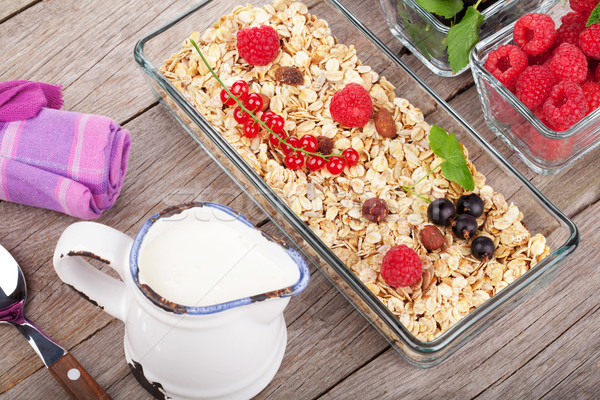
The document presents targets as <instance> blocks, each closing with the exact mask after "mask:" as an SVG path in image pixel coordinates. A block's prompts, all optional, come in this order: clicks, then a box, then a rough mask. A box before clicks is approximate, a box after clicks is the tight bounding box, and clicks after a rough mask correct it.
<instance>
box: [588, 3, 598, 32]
mask: <svg viewBox="0 0 600 400" xmlns="http://www.w3.org/2000/svg"><path fill="white" fill-rule="evenodd" d="M599 22H600V3H598V5H597V6H596V8H594V9H593V10H592V13H591V14H590V17H589V18H588V20H587V23H586V24H585V26H586V27H588V26H590V25H593V24H597V23H599Z"/></svg>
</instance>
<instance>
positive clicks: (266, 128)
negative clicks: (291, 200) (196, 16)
mask: <svg viewBox="0 0 600 400" xmlns="http://www.w3.org/2000/svg"><path fill="white" fill-rule="evenodd" d="M190 42H191V43H192V46H194V48H195V49H196V51H197V52H198V55H200V58H201V59H202V61H203V62H204V65H206V68H208V70H209V71H210V73H211V74H212V76H213V77H214V78H215V79H216V80H217V82H219V85H221V87H223V89H225V91H226V92H227V94H228V95H229V97H231V98H232V99H234V100H235V102H236V103H237V105H238V106H240V108H241V109H242V111H244V112H246V113H248V115H250V118H252V119H253V120H254V121H255V122H256V123H258V124H259V125H261V126H262V127H263V128H264V129H265V130H266V131H267V132H269V133H271V134H272V135H273V136H275V137H276V138H277V140H279V143H283V144H285V145H286V146H288V147H289V148H290V149H292V150H293V151H296V152H301V153H304V154H307V155H309V156H314V157H321V158H323V159H324V160H328V159H329V158H331V157H333V156H337V157H342V155H341V154H338V153H331V154H323V153H313V152H310V151H306V150H305V149H304V148H302V147H294V146H292V145H290V144H289V143H288V142H287V140H285V139H284V138H282V137H281V136H280V135H279V134H277V133H275V132H274V131H273V130H272V129H271V128H269V127H268V126H267V124H266V123H265V122H264V121H261V120H260V119H259V118H258V117H257V116H256V115H254V113H253V112H252V111H250V110H248V109H247V108H246V106H244V103H243V102H242V101H240V100H239V99H238V97H239V96H235V95H234V94H233V93H231V91H230V90H229V88H228V87H227V86H226V85H225V84H224V83H223V81H222V80H221V79H220V78H219V76H218V75H217V73H216V72H215V70H214V69H212V67H211V66H210V65H209V63H208V61H207V60H206V58H205V57H204V54H202V51H201V50H200V47H198V45H197V44H196V42H195V41H194V39H192V38H190Z"/></svg>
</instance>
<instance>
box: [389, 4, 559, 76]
mask: <svg viewBox="0 0 600 400" xmlns="http://www.w3.org/2000/svg"><path fill="white" fill-rule="evenodd" d="M380 2H381V6H382V8H383V10H384V14H385V18H386V21H387V24H388V26H389V28H390V30H391V32H392V34H393V35H394V36H395V37H396V38H397V39H398V40H400V42H402V44H403V45H404V46H405V47H407V48H408V49H409V50H410V51H411V52H412V53H413V54H414V55H415V56H416V57H417V58H418V59H419V60H421V62H423V64H425V65H426V66H427V68H429V69H430V70H431V71H432V72H433V73H435V74H436V75H439V76H443V77H452V76H458V75H460V74H461V73H463V72H465V71H466V70H468V69H469V65H468V64H469V51H470V50H471V48H472V47H473V45H474V44H475V42H476V41H475V42H470V41H469V39H468V37H467V36H469V34H471V33H475V32H477V36H478V38H479V39H484V38H487V37H489V36H490V35H492V34H494V33H496V32H498V31H499V30H500V29H502V28H503V27H504V26H506V25H507V24H510V23H511V22H514V21H515V20H516V19H517V18H518V17H519V16H521V15H523V14H526V13H529V12H533V11H536V10H537V11H540V12H543V11H545V10H547V9H549V8H550V7H551V6H552V5H554V4H555V3H557V2H558V0H528V1H518V0H481V1H477V0H464V1H461V2H448V1H446V0H428V1H425V0H380ZM448 3H452V4H448ZM473 8H474V9H476V10H477V11H476V12H473V11H474V10H470V11H469V9H473ZM479 18H480V19H481V20H480V21H478V19H479ZM479 22H481V25H480V26H478V27H476V26H477V25H478V24H479ZM453 30H454V35H453V34H452V33H451V32H452V31H453ZM452 36H454V38H453V37H452ZM475 40H477V38H475Z"/></svg>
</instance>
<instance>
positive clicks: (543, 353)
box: [0, 0, 600, 400]
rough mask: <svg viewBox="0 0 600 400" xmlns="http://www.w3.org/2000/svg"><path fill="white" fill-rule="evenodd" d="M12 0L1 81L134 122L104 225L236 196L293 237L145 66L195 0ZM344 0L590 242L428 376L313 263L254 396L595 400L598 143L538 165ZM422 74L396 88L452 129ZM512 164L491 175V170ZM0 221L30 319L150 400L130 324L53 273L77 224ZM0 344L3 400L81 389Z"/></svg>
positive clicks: (370, 13)
mask: <svg viewBox="0 0 600 400" xmlns="http://www.w3.org/2000/svg"><path fill="white" fill-rule="evenodd" d="M0 3H1V4H0V20H2V15H3V14H2V13H5V14H4V15H11V14H14V12H13V11H10V10H16V9H22V8H23V7H24V6H23V5H22V4H26V6H25V7H27V5H28V4H30V3H35V4H32V6H31V7H28V8H25V9H24V10H23V11H22V12H20V13H16V14H14V15H13V16H12V17H10V18H8V19H6V20H5V21H4V22H2V23H1V24H0V29H2V38H3V40H1V41H0V54H2V55H3V57H2V58H0V79H1V80H8V79H28V80H41V81H45V82H49V83H60V84H62V85H63V86H64V87H65V99H66V103H65V108H66V109H67V110H72V111H78V112H86V113H96V114H102V115H106V116H109V117H111V118H113V119H115V120H116V121H117V122H120V123H123V122H126V124H125V127H126V128H127V129H129V130H130V132H131V134H132V138H133V146H132V150H131V158H130V166H129V170H128V174H127V178H126V180H125V186H124V188H123V191H122V193H121V195H120V197H119V199H118V201H117V203H116V204H115V206H114V207H113V208H112V209H111V210H110V211H109V212H107V213H105V215H104V216H102V217H101V218H100V219H98V222H101V223H104V224H107V225H109V226H112V227H115V228H116V229H119V230H121V231H123V232H125V233H126V234H128V235H130V236H133V235H134V234H135V232H136V231H137V230H138V229H139V227H140V226H141V225H142V223H143V222H144V221H145V220H146V219H147V218H148V217H149V216H150V215H152V214H153V213H155V212H156V211H158V210H160V209H162V208H164V207H165V206H167V205H172V204H174V203H179V202H183V201H190V200H200V201H203V200H206V201H216V202H221V203H224V204H229V205H231V206H232V207H234V208H235V209H237V210H238V211H240V212H242V213H243V214H244V215H246V216H248V217H249V218H250V219H251V220H252V221H253V222H255V223H259V224H261V225H263V228H264V229H265V230H267V231H268V232H270V233H272V234H274V235H276V236H281V232H280V231H278V229H277V227H276V226H275V225H274V224H273V223H271V222H268V221H267V220H266V218H265V215H264V214H263V213H262V212H261V211H260V209H259V208H258V207H257V206H256V204H254V202H252V201H251V200H250V199H249V198H248V197H247V196H246V195H245V194H244V193H243V192H242V191H241V190H240V188H239V187H238V186H237V185H235V184H234V183H233V182H232V181H231V179H230V178H229V177H228V176H227V174H225V173H224V172H223V171H222V170H221V168H220V167H219V166H218V165H217V164H216V163H215V162H213V161H212V160H211V159H210V158H209V157H208V156H207V155H206V153H204V152H203V151H202V150H201V149H199V148H198V146H197V144H196V143H195V142H194V141H193V140H192V139H191V138H189V137H188V136H187V134H186V133H185V132H184V131H183V129H182V128H180V127H179V126H178V124H177V123H176V122H175V121H174V120H173V119H172V117H171V116H170V115H169V114H168V113H167V112H166V111H164V110H163V109H162V107H160V106H157V105H156V102H155V100H154V98H153V97H152V96H151V94H150V91H149V90H148V88H147V85H146V83H145V82H144V80H143V78H142V75H141V73H140V72H139V71H138V70H137V67H136V65H135V63H134V61H133V58H132V51H133V46H134V44H135V43H136V41H137V40H138V39H139V38H140V37H141V36H143V35H144V34H146V33H148V32H150V31H152V30H153V29H155V28H157V27H158V26H161V25H162V24H164V23H165V22H167V21H169V20H171V19H172V18H173V17H175V16H177V15H179V14H181V13H182V12H184V11H186V10H187V9H188V8H189V7H191V6H192V4H190V3H189V2H187V1H184V0H168V1H164V2H156V1H150V0H126V1H118V0H106V1H103V2H98V1H95V0H85V1H76V0H60V1H56V0H55V1H43V2H32V1H29V2H28V1H25V2H24V3H19V4H21V5H17V2H16V1H14V2H13V1H9V2H0ZM344 3H345V4H346V5H347V6H348V7H349V8H350V10H351V11H353V12H355V13H356V14H357V15H359V17H360V19H361V20H362V21H363V22H364V23H365V24H366V25H367V27H369V28H371V29H372V30H373V32H374V33H376V34H377V35H378V36H379V37H380V38H381V39H382V40H383V41H384V42H385V43H387V44H388V45H389V47H390V48H391V49H392V50H393V51H394V52H395V53H396V54H399V55H401V58H402V60H403V61H404V62H405V63H406V64H407V65H408V66H409V67H410V68H412V69H413V70H414V71H416V73H417V74H418V75H419V76H420V77H421V78H422V79H424V80H425V81H426V82H427V83H428V84H429V85H431V86H432V87H433V88H434V89H435V90H436V91H437V92H438V93H439V94H440V96H442V97H443V98H444V99H447V100H448V101H449V102H450V105H451V106H452V107H454V109H456V110H457V111H458V112H459V113H460V114H461V115H462V116H463V117H464V118H465V119H466V120H467V121H468V122H469V123H470V124H471V125H472V126H473V127H474V128H475V129H476V130H477V131H478V132H479V133H481V134H482V136H483V137H484V138H485V139H486V140H488V141H489V142H490V143H491V144H492V145H493V146H494V147H496V148H497V149H498V151H499V152H500V153H501V154H502V155H504V156H505V157H506V158H507V159H508V160H509V161H510V162H511V163H512V164H513V165H515V166H516V168H518V169H519V171H520V172H521V173H522V174H523V175H524V176H525V178H526V179H528V180H530V181H531V182H532V183H534V184H535V185H536V187H538V188H539V189H540V190H541V191H542V192H543V193H544V194H545V195H546V196H547V197H548V198H549V199H550V200H551V201H552V202H554V204H555V205H557V206H558V207H559V208H561V209H562V210H563V211H564V212H565V213H566V214H567V215H569V216H571V217H573V218H575V221H576V223H577V224H578V225H579V228H580V230H581V234H582V241H581V244H580V246H579V249H578V251H577V252H576V253H575V254H574V255H573V256H572V257H571V258H570V259H569V260H568V261H567V262H565V263H564V264H563V265H562V268H561V269H560V270H559V272H558V274H557V275H556V277H555V278H554V280H553V281H552V282H550V283H549V284H548V286H546V287H545V288H544V289H543V290H541V291H540V292H538V293H537V294H535V295H534V296H532V297H531V298H529V299H528V300H527V301H526V302H524V303H523V304H521V305H520V306H518V307H517V308H516V309H515V310H513V311H512V312H511V313H509V314H508V315H506V316H504V317H503V318H501V319H500V320H499V321H497V322H496V323H495V324H494V325H493V326H492V327H491V328H489V329H487V330H485V331H484V332H483V333H482V334H480V335H479V336H478V337H476V338H475V339H474V340H473V341H471V342H470V343H468V344H467V345H465V346H464V347H463V348H462V349H460V350H459V351H458V352H457V353H456V354H455V355H453V356H452V357H451V358H450V359H449V360H447V361H445V362H444V363H442V364H441V365H440V366H438V367H435V368H433V369H430V370H420V369H415V368H413V367H410V366H408V365H407V364H406V363H404V362H403V361H402V360H401V358H400V357H399V355H398V354H397V353H396V352H395V350H393V349H391V348H390V346H389V345H388V343H387V342H386V341H385V339H384V338H383V337H382V336H381V335H380V334H379V333H377V331H376V330H375V329H374V328H373V327H371V326H370V325H369V323H368V322H367V321H366V320H365V319H364V318H363V317H362V316H361V315H360V314H359V313H358V312H357V311H356V310H354V308H353V307H352V306H351V305H350V304H349V303H348V302H347V301H346V300H345V298H344V297H343V296H342V295H341V294H339V293H338V291H337V290H336V289H335V288H334V287H333V286H332V285H331V283H330V282H329V281H328V280H327V279H326V278H325V277H324V275H322V274H321V273H320V272H319V271H318V270H316V269H315V267H314V266H312V267H311V272H312V273H313V275H312V279H311V283H310V285H309V287H308V288H307V289H306V290H305V291H304V292H303V293H301V294H300V295H298V296H297V297H295V298H294V299H292V301H291V302H290V305H289V306H288V308H287V309H286V311H285V318H286V322H287V325H288V347H287V350H286V355H285V358H284V360H283V363H282V366H281V368H280V370H279V371H278V373H277V375H276V376H275V378H274V379H273V381H272V382H271V384H270V385H269V386H268V387H267V388H265V389H264V390H263V392H262V393H260V394H259V395H258V396H257V398H259V399H282V398H285V399H316V398H327V399H329V398H331V399H356V398H361V399H365V400H366V399H397V398H410V399H431V398H448V399H469V398H477V399H495V398H509V399H513V398H514V399H521V398H545V399H557V398H581V399H588V398H593V397H594V396H595V395H596V393H597V392H598V390H599V389H600V374H598V373H597V370H598V367H599V365H598V361H597V359H598V357H599V356H600V343H598V339H597V337H598V335H597V334H596V332H597V330H598V329H599V328H600V318H599V317H600V311H599V310H600V299H598V296H597V295H596V292H597V290H596V288H597V287H598V285H600V272H598V268H597V264H598V260H599V256H598V255H597V250H596V248H597V245H596V244H597V243H598V241H600V233H599V232H598V229H597V228H596V227H597V226H598V224H599V223H600V221H599V217H598V215H599V212H600V204H599V203H598V198H599V197H600V178H599V177H598V174H597V172H596V171H597V170H598V168H600V164H599V163H600V160H599V157H598V151H597V150H596V151H595V152H593V153H592V154H590V155H589V156H587V157H585V158H584V159H583V160H582V161H580V162H578V163H577V164H575V165H573V166H572V167H570V168H568V169H567V170H566V171H564V172H562V173H561V174H558V175H553V176H543V175H537V174H535V173H533V172H532V171H530V170H529V169H528V168H527V167H526V166H525V165H524V164H523V162H521V161H520V159H519V158H518V157H517V156H516V155H515V154H513V153H512V152H511V151H510V150H509V149H508V148H507V147H506V146H505V145H504V144H503V143H502V142H501V141H500V140H499V139H497V138H496V137H495V136H494V135H493V133H492V132H491V131H490V130H489V129H488V128H487V126H486V123H485V121H484V120H483V115H482V113H481V107H480V105H479V98H478V94H477V92H476V90H475V88H474V86H473V81H472V78H471V76H470V73H469V72H467V73H465V74H463V75H461V76H459V77H456V78H452V79H445V78H439V77H437V76H435V75H433V74H431V73H430V72H429V71H428V70H427V69H426V68H425V67H424V66H423V65H422V64H421V63H420V62H419V61H418V60H417V59H416V58H415V57H414V56H413V55H412V54H410V53H409V52H407V51H406V49H404V48H403V47H402V46H401V45H400V43H399V42H398V41H396V39H394V38H393V37H392V36H391V34H390V33H389V31H388V29H387V26H386V24H385V23H384V22H383V15H382V11H381V10H380V8H379V4H378V3H377V2H361V1H359V0H345V1H344ZM7 4H9V5H8V6H7ZM309 5H310V6H311V10H312V11H313V12H314V13H315V14H316V15H319V14H320V13H321V14H322V13H326V12H327V9H328V8H329V7H331V6H330V5H328V4H325V3H323V2H322V1H321V0H314V1H310V2H309ZM6 10H9V11H8V14H6V13H7V11H6ZM57 21H60V23H57ZM65 27H68V29H67V28H65ZM334 33H335V35H336V36H337V37H338V39H339V40H340V41H342V42H346V43H354V42H358V43H362V42H361V38H360V37H357V36H356V33H355V32H354V31H348V30H340V29H339V28H337V29H334ZM4 38H8V39H9V40H4ZM359 51H360V52H361V57H362V59H363V62H364V63H366V64H369V65H372V66H373V67H375V68H376V69H377V70H378V71H379V72H382V74H383V75H385V73H386V71H388V72H389V71H390V66H389V64H386V61H385V60H384V59H382V58H381V57H379V56H378V54H377V52H375V51H373V49H371V48H365V47H360V48H359ZM32 54H35V55H36V56H35V57H33V56H32ZM402 79H404V78H402ZM410 82H411V81H410V80H409V79H406V80H404V81H400V84H399V85H398V90H397V92H398V93H399V94H400V95H403V96H404V97H407V98H411V96H413V97H412V98H411V100H412V101H413V102H415V104H417V105H418V106H419V107H421V108H422V109H423V110H424V111H425V112H426V113H428V114H429V118H428V119H429V120H430V121H431V122H439V123H447V124H448V125H449V126H452V124H453V122H452V121H451V120H450V119H448V117H447V116H445V115H444V113H443V112H442V111H441V110H439V109H438V108H437V107H436V106H435V104H433V103H432V102H431V101H430V100H428V99H427V97H426V96H423V95H422V93H421V92H420V91H419V90H414V87H413V86H411V83H410ZM475 158H477V155H476V154H475ZM499 173H500V171H493V170H492V171H490V175H489V176H490V179H493V177H494V176H496V175H497V174H499ZM0 217H1V220H0V243H1V244H2V245H3V246H5V247H6V248H7V249H8V250H9V251H11V253H12V254H13V255H14V256H15V258H16V259H17V261H18V262H19V263H20V265H21V266H22V268H23V270H24V272H25V276H26V279H27V283H28V286H29V298H28V303H27V306H26V313H27V315H28V316H29V318H31V319H32V320H33V321H34V322H35V323H36V324H38V325H39V326H40V327H41V328H42V329H44V331H45V332H47V333H48V334H49V335H50V336H51V337H53V339H55V340H56V341H57V342H58V343H60V344H61V345H63V346H64V347H65V348H67V349H69V351H71V352H72V353H73V355H74V356H75V357H77V359H78V360H79V361H80V362H81V363H82V364H83V365H84V366H85V368H86V369H87V370H88V371H89V372H90V374H91V375H92V376H93V377H94V378H96V380H97V381H98V383H99V384H100V386H101V387H103V388H104V389H105V390H106V392H107V393H108V394H109V395H110V396H111V397H112V398H114V399H115V400H120V399H134V400H137V399H150V396H149V395H148V393H146V392H145V391H144V390H143V389H142V388H141V386H139V385H138V383H137V381H136V380H135V378H134V377H133V376H132V375H131V373H130V371H129V369H128V368H127V365H126V363H125V356H124V352H123V334H124V328H123V323H122V322H120V321H117V320H114V319H113V318H111V317H110V316H108V315H107V314H105V313H103V312H102V311H101V310H100V309H98V308H96V307H94V306H92V305H91V304H89V303H88V302H86V301H85V300H83V299H82V298H80V297H79V296H78V295H77V294H75V293H74V292H73V291H71V290H70V289H69V288H68V287H66V285H64V284H62V283H61V281H60V280H59V279H58V277H57V276H56V274H55V272H54V270H53V267H52V262H51V257H52V253H53V250H54V245H55V243H56V241H57V240H58V237H59V235H60V234H61V232H62V231H63V230H64V229H65V228H66V227H67V226H68V225H69V224H71V223H73V222H75V221H76V219H74V218H72V217H68V216H65V215H62V214H59V213H55V212H51V211H47V210H40V209H35V208H31V207H25V206H21V205H17V204H12V203H6V202H0ZM100 268H102V267H100ZM102 270H103V271H107V268H102ZM0 342H2V344H3V346H2V349H3V351H2V356H1V357H0V399H1V400H21V399H37V398H48V399H59V400H61V399H67V398H68V397H67V395H66V394H65V392H64V391H63V390H62V388H61V387H60V386H59V385H58V384H57V383H56V382H55V381H54V379H53V378H52V376H51V375H50V374H49V373H48V371H47V370H46V368H44V367H43V364H42V362H41V361H40V360H39V359H38V358H37V356H36V355H35V353H34V352H33V351H32V350H31V349H30V347H29V346H28V345H27V343H25V342H24V341H23V339H22V337H21V336H20V335H19V334H18V333H17V332H16V330H14V329H12V328H10V327H8V326H6V327H5V326H2V327H0Z"/></svg>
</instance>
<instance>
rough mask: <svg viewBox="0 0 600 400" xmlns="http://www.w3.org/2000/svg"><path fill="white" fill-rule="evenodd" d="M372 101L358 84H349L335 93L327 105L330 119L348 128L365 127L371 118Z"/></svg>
mask: <svg viewBox="0 0 600 400" xmlns="http://www.w3.org/2000/svg"><path fill="white" fill-rule="evenodd" d="M372 111H373V101H372V100H371V96H370V95H369V92H367V91H366V90H365V88H363V87H362V86H361V85H359V84H358V83H349V84H347V85H346V86H345V87H344V88H343V89H342V90H340V91H338V92H336V93H335V94H334V95H333V98H332V99H331V103H330V104H329V112H330V113H331V117H332V118H333V119H334V120H336V121H337V122H339V123H340V124H342V125H344V126H347V127H349V128H353V127H361V126H365V125H366V124H367V122H369V118H371V112H372Z"/></svg>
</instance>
